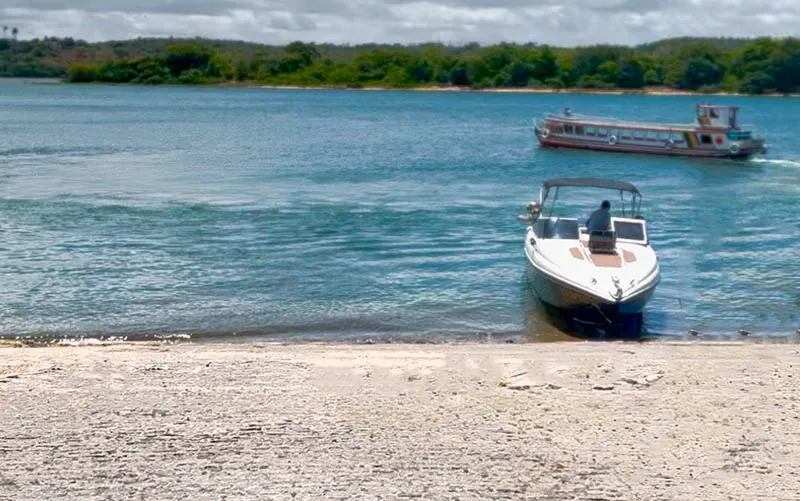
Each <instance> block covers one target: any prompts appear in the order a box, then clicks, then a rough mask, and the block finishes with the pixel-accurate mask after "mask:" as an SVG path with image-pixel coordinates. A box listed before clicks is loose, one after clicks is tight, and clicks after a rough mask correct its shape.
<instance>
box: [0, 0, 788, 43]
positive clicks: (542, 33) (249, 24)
mask: <svg viewBox="0 0 800 501" xmlns="http://www.w3.org/2000/svg"><path fill="white" fill-rule="evenodd" d="M0 23H2V24H5V25H8V26H16V27H17V28H19V30H20V36H21V38H34V37H44V36H71V37H74V38H82V39H85V40H89V41H97V40H109V39H125V38H132V37H137V36H170V35H172V36H177V37H180V36H203V37H213V38H226V39H243V40H250V41H256V42H265V43H285V42H289V41H293V40H306V41H317V42H336V43H363V42H401V43H418V42H427V41H444V42H454V43H459V42H471V41H477V42H482V43H494V42H498V41H517V42H538V43H549V44H553V45H561V46H574V45H583V44H590V43H621V44H635V43H641V42H646V41H652V40H657V39H659V38H664V37H669V36H726V37H736V36H763V35H769V36H791V35H794V36H797V35H800V31H798V30H799V28H798V26H800V0H771V1H769V2H767V1H764V0H670V1H669V2H665V1H663V0H562V1H559V2H554V1H552V0H137V1H136V2H132V1H130V0H72V1H70V2H69V3H65V2H64V0H3V7H2V8H0Z"/></svg>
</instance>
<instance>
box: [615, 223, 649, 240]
mask: <svg viewBox="0 0 800 501" xmlns="http://www.w3.org/2000/svg"><path fill="white" fill-rule="evenodd" d="M614 231H616V232H617V238H623V239H625V240H639V241H642V240H644V224H643V223H636V222H632V221H614Z"/></svg>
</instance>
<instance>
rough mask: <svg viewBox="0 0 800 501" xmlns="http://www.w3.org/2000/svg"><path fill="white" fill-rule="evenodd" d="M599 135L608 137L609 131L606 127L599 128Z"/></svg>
mask: <svg viewBox="0 0 800 501" xmlns="http://www.w3.org/2000/svg"><path fill="white" fill-rule="evenodd" d="M597 135H598V136H599V137H606V136H607V135H608V131H607V130H605V129H597Z"/></svg>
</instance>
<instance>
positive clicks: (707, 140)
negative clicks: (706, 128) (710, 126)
mask: <svg viewBox="0 0 800 501" xmlns="http://www.w3.org/2000/svg"><path fill="white" fill-rule="evenodd" d="M700 142H701V143H703V144H712V143H713V142H714V141H712V140H711V135H709V134H702V135H701V136H700Z"/></svg>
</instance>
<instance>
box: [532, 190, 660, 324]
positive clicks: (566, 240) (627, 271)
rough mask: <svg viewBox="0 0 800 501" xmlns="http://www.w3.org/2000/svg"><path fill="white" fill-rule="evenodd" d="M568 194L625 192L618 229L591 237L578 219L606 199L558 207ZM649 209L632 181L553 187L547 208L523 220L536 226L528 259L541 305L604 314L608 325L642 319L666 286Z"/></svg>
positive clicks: (545, 193)
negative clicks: (623, 318) (651, 237)
mask: <svg viewBox="0 0 800 501" xmlns="http://www.w3.org/2000/svg"><path fill="white" fill-rule="evenodd" d="M566 188H570V189H572V188H578V189H577V190H576V191H584V190H583V189H582V188H592V189H594V188H601V189H604V190H614V191H616V192H619V197H618V201H617V202H616V203H615V204H612V211H611V218H610V220H611V226H610V229H608V230H606V231H592V232H589V231H587V229H586V227H585V224H584V221H581V220H579V219H578V218H577V217H574V215H575V214H576V213H582V212H586V213H589V212H591V211H593V210H594V209H596V208H597V207H599V206H600V200H601V199H599V198H591V199H589V200H591V204H590V205H588V206H585V207H584V208H583V210H581V209H579V206H580V204H578V205H576V204H575V203H574V202H572V203H571V202H566V204H567V205H566V206H565V207H562V208H559V207H557V205H558V204H560V205H564V204H565V202H564V201H563V196H562V200H559V194H560V192H561V194H562V195H563V193H564V192H567V191H569V190H567V189H566ZM592 191H594V190H592ZM615 198H616V197H615ZM612 200H613V198H612ZM595 201H596V204H595ZM570 203H571V205H569V204H570ZM584 203H587V204H588V203H590V202H584ZM613 205H617V207H613ZM620 205H621V206H620ZM641 205H642V196H641V194H640V193H639V190H638V189H636V187H635V186H634V185H632V184H630V183H625V182H619V181H608V180H603V179H594V178H562V179H550V180H548V181H545V182H544V184H543V185H542V188H541V192H540V195H539V202H538V203H531V204H529V205H528V214H527V215H524V216H519V219H520V220H522V221H526V222H529V223H530V226H528V229H527V233H526V235H525V255H526V257H527V260H528V263H529V264H530V266H531V273H529V274H528V276H529V277H530V279H529V280H530V282H531V284H530V285H531V287H532V289H533V291H534V293H535V294H536V295H537V296H538V298H539V300H541V301H542V302H543V303H545V304H547V305H550V306H553V307H556V308H559V309H562V310H581V309H591V310H596V311H599V312H601V313H602V314H603V315H604V316H605V317H606V318H607V319H608V318H609V317H611V316H612V315H613V316H616V317H619V316H622V315H635V314H639V313H641V312H642V310H643V309H644V307H645V305H646V304H647V302H648V301H649V300H650V298H651V297H652V295H653V292H654V290H655V288H656V285H658V282H659V280H660V271H659V267H658V257H657V256H656V253H655V251H654V250H653V248H652V247H651V246H650V242H649V240H648V237H647V225H646V224H645V220H644V219H643V218H642V217H641V216H640V214H639V213H640V211H641ZM562 212H566V213H569V214H571V215H572V216H573V217H565V216H562V215H561V214H560V213H562Z"/></svg>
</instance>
